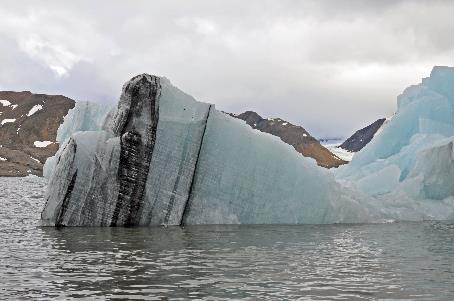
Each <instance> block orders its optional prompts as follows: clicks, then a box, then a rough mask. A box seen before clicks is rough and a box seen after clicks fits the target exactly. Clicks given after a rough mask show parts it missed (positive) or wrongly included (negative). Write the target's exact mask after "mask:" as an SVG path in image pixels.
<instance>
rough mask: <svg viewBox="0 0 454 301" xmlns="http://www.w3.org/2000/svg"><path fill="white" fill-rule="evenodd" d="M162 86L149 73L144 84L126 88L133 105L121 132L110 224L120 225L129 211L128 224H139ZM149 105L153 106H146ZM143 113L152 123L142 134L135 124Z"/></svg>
mask: <svg viewBox="0 0 454 301" xmlns="http://www.w3.org/2000/svg"><path fill="white" fill-rule="evenodd" d="M135 78H137V77H135ZM135 78H134V79H135ZM151 81H154V82H153V83H152V82H151ZM141 87H146V90H147V91H148V95H143V94H142V93H141ZM160 89H161V87H160V84H159V78H157V77H153V78H151V80H149V79H148V78H147V77H146V76H142V79H141V83H137V84H136V85H134V86H132V87H131V86H130V85H129V84H128V86H127V87H126V92H130V94H131V105H130V108H129V110H128V112H127V117H126V120H125V121H124V122H123V125H122V127H121V128H120V133H119V134H120V135H121V139H120V145H121V150H120V162H119V168H118V173H117V179H118V186H119V194H118V199H117V203H116V205H115V209H114V212H113V216H112V220H111V223H110V226H116V225H117V222H118V221H119V218H120V213H121V212H122V211H124V212H125V214H126V217H123V218H124V225H125V226H134V225H138V224H139V223H140V213H141V210H142V207H143V201H144V193H145V185H146V181H147V176H148V172H149V170H150V164H151V158H152V154H153V149H154V145H155V141H156V129H157V125H158V119H159V113H158V98H159V95H160ZM129 90H131V91H129ZM144 97H146V98H148V99H149V103H148V101H144V100H143V98H144ZM147 105H149V106H150V107H149V108H146V107H145V106H147ZM142 113H147V114H150V116H149V117H150V122H149V123H148V124H147V125H146V128H145V131H144V133H140V129H136V124H135V123H134V119H135V118H137V117H138V116H140V115H141V114H142Z"/></svg>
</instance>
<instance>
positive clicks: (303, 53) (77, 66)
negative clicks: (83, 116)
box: [0, 0, 454, 137]
mask: <svg viewBox="0 0 454 301" xmlns="http://www.w3.org/2000/svg"><path fill="white" fill-rule="evenodd" d="M132 3H134V4H132ZM453 15H454V1H434V0H430V1H386V0H381V1H379V0H377V1H342V0H333V1H320V0H316V1H315V0H314V1H300V0H295V1H290V0H289V1H285V0H279V1H278V0H271V1H267V0H229V1H214V0H199V1H193V0H191V1H188V0H181V1H169V0H166V1H28V2H27V1H16V0H15V1H2V2H1V3H0V16H1V17H0V42H1V43H0V66H1V67H0V89H2V90H31V91H33V92H42V93H54V94H56V93H58V94H64V95H66V96H69V97H72V98H75V99H78V100H91V101H96V102H101V103H113V102H116V101H117V99H118V97H119V94H120V91H121V86H122V84H123V83H124V82H125V81H127V80H128V79H129V78H130V77H132V76H133V75H136V74H138V73H144V72H146V73H151V74H156V75H161V76H166V77H167V78H169V79H170V80H171V81H172V83H173V84H174V85H176V86H177V87H179V88H180V89H181V90H183V91H185V92H187V93H189V94H191V95H193V96H194V97H195V98H197V99H198V100H201V101H206V102H210V103H214V104H216V107H217V108H218V109H221V110H225V111H229V112H233V113H239V112H241V111H244V110H246V109H252V110H255V111H257V112H258V113H259V114H261V115H263V116H264V117H281V118H283V119H287V120H289V121H291V122H293V123H297V124H301V125H302V126H304V127H305V128H306V129H307V130H309V131H310V132H311V133H312V134H314V135H316V136H317V137H323V136H347V135H349V134H351V132H354V131H355V130H357V129H358V128H360V127H362V126H365V125H367V124H368V123H370V122H372V121H374V120H375V119H377V118H380V117H382V116H389V115H392V113H393V112H394V110H395V106H396V105H395V104H396V96H397V95H398V94H400V93H401V92H402V91H403V89H404V88H405V87H407V86H409V85H412V84H417V83H419V82H420V80H421V78H422V77H426V76H428V75H429V74H430V71H431V69H432V66H434V65H452V66H454V38H453V33H454V18H453Z"/></svg>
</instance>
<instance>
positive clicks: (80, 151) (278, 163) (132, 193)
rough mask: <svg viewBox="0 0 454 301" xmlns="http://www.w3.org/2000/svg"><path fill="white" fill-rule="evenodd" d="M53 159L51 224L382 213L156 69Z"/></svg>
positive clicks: (46, 216) (290, 219)
mask: <svg viewBox="0 0 454 301" xmlns="http://www.w3.org/2000/svg"><path fill="white" fill-rule="evenodd" d="M150 82H151V84H150ZM150 87H151V88H150ZM155 90H157V91H155ZM137 91H139V92H137ZM150 91H154V92H150ZM153 95H154V96H153ZM150 105H151V107H154V108H155V109H153V110H151V111H150V109H149V106H150ZM157 108H159V114H158V115H156V113H153V112H158V109H157ZM153 116H155V117H153ZM158 116H159V117H158ZM156 122H157V128H156V130H154V129H153V127H154V124H155V123H156ZM154 131H155V133H154ZM154 135H155V138H154ZM56 158H57V159H56V160H57V162H58V163H57V165H56V167H55V169H54V171H53V174H52V176H51V177H50V182H49V186H48V187H49V189H48V194H47V203H46V207H45V209H44V211H43V214H42V218H43V220H44V221H45V223H46V224H50V225H87V226H88V225H90V226H95V225H103V226H109V225H160V224H166V225H167V224H168V225H180V224H186V223H187V224H195V223H328V222H343V221H366V220H370V219H372V218H375V217H376V216H377V215H376V214H375V212H376V211H374V210H375V209H374V208H369V207H368V206H367V205H361V204H360V202H359V201H357V200H355V199H354V198H351V197H350V194H347V193H346V192H343V191H348V189H345V190H342V189H341V187H340V185H339V184H338V183H336V181H335V179H334V177H333V176H332V175H331V174H330V173H329V172H328V171H326V170H324V169H321V168H318V167H317V165H316V164H315V161H314V160H312V159H308V158H305V157H302V156H300V155H299V154H298V153H296V152H295V151H294V149H293V148H292V147H290V146H289V145H286V144H285V143H282V142H281V141H280V140H279V139H278V138H276V137H273V136H271V135H268V134H263V133H260V132H258V131H255V130H253V129H251V128H250V127H248V126H247V125H246V124H245V123H244V122H243V121H240V120H237V119H235V118H232V117H230V116H228V115H226V114H224V113H221V112H219V111H217V110H216V109H214V107H213V106H212V105H209V104H206V103H200V102H197V101H195V100H194V99H193V98H192V97H191V96H189V95H187V94H185V93H183V92H181V91H180V90H178V89H176V88H175V87H173V86H172V85H171V84H170V82H169V81H168V80H166V79H165V78H158V77H154V76H149V75H141V76H138V77H135V78H133V79H132V80H131V81H130V82H128V83H126V84H125V86H124V88H123V94H122V96H121V98H120V102H119V104H118V107H117V109H116V110H115V111H114V112H112V114H109V115H108V117H107V118H106V121H105V126H104V127H103V130H98V131H84V132H76V133H74V134H73V135H72V136H71V138H70V139H69V140H67V142H66V143H64V144H63V145H62V149H61V150H60V151H59V153H58V154H57V155H56Z"/></svg>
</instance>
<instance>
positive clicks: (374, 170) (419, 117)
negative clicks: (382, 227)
mask: <svg viewBox="0 0 454 301" xmlns="http://www.w3.org/2000/svg"><path fill="white" fill-rule="evenodd" d="M453 142H454V68H452V67H441V66H436V67H434V68H433V70H432V72H431V74H430V77H428V78H424V79H423V80H422V82H421V83H420V84H419V85H415V86H411V87H409V88H407V89H406V90H405V91H404V92H403V93H402V94H401V95H400V96H399V97H398V109H397V112H396V113H395V115H394V117H393V118H392V119H391V120H390V121H389V122H388V123H387V124H386V125H385V126H384V128H383V130H382V131H381V132H380V133H378V134H377V135H376V137H374V139H373V140H372V141H371V142H370V143H369V144H368V145H367V146H366V147H365V148H364V149H363V150H361V151H360V152H358V153H357V154H356V155H355V156H354V158H353V160H352V161H351V163H350V164H349V165H347V166H343V167H341V168H339V169H338V170H337V171H335V173H336V177H337V179H338V180H343V181H348V182H350V183H355V187H356V188H358V189H359V190H361V191H362V192H364V193H367V194H368V195H371V196H381V197H380V199H383V198H384V197H386V198H391V199H392V198H394V199H395V198H397V197H400V198H402V197H403V195H405V196H406V197H408V198H410V199H411V200H413V201H414V202H416V200H427V201H428V202H430V200H439V201H442V200H444V201H445V202H448V203H449V202H450V200H449V199H450V198H452V197H453V196H454V185H453V184H452V183H454V182H453V180H454V177H453V175H454V168H453V167H454V165H453V160H454V153H453V151H452V145H453ZM448 209H450V210H449V212H452V208H448Z"/></svg>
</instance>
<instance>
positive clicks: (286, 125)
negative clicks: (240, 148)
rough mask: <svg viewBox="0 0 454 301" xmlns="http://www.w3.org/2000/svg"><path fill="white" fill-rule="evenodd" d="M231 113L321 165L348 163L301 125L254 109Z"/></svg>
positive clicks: (330, 165) (327, 166) (334, 165)
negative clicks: (263, 116)
mask: <svg viewBox="0 0 454 301" xmlns="http://www.w3.org/2000/svg"><path fill="white" fill-rule="evenodd" d="M230 115H231V116H233V117H235V118H238V119H241V120H244V121H246V123H247V124H248V125H249V126H250V127H252V128H253V129H256V130H259V131H261V132H265V133H269V134H271V135H274V136H277V137H279V138H281V140H282V141H283V142H285V143H287V144H289V145H291V146H293V148H294V149H295V150H296V151H297V152H299V153H301V154H302V155H303V156H306V157H311V158H313V159H315V161H317V164H318V165H319V166H322V167H326V168H332V167H338V166H340V165H342V164H345V163H347V162H346V161H344V160H342V159H340V158H339V157H338V156H336V155H334V154H333V153H331V152H330V151H329V150H328V149H326V148H325V147H324V146H322V145H321V144H320V142H319V141H318V140H317V139H315V138H314V137H312V136H311V135H310V134H309V133H308V132H307V131H306V130H305V129H304V128H303V127H301V126H297V125H293V124H291V123H290V122H287V121H285V120H282V119H280V118H270V119H264V118H262V117H261V116H260V115H259V114H257V113H256V112H253V111H246V112H244V113H241V114H239V115H235V114H230Z"/></svg>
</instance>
